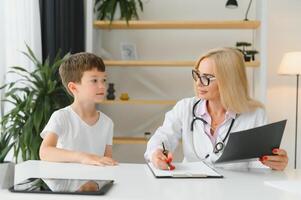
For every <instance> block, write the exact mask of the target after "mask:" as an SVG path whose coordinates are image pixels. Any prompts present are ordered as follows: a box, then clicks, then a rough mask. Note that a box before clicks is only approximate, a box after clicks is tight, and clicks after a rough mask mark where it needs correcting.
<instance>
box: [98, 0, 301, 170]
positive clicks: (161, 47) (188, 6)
mask: <svg viewBox="0 0 301 200" xmlns="http://www.w3.org/2000/svg"><path fill="white" fill-rule="evenodd" d="M225 2H226V0H216V1H199V0H185V1H184V0H164V1H160V0H150V1H148V3H145V11H144V13H142V14H141V19H145V20H160V19H161V20H177V19H181V20H222V19H243V17H244V12H245V10H246V7H247V4H248V2H249V1H248V0H244V1H242V0H241V1H238V2H239V8H238V9H236V10H229V9H225V7H224V4H225ZM300 10H301V1H300V0H290V1H282V0H261V1H253V5H252V7H251V11H250V15H249V18H250V19H254V18H258V19H259V20H261V27H260V29H258V30H256V31H255V33H253V32H252V31H240V30H238V31H228V30H222V31H221V30H218V31H214V30H167V31H166V30H164V31H160V30H152V31H150V30H147V31H146V30H142V31H128V30H121V31H120V30H118V31H117V30H113V31H103V32H102V31H95V30H94V31H95V32H94V33H95V35H94V37H95V44H97V45H94V47H93V49H94V52H96V53H97V52H100V47H103V48H105V49H106V50H107V51H108V52H110V53H111V54H112V56H113V57H114V58H115V59H120V52H119V44H120V43H121V42H123V41H128V42H132V43H135V44H136V45H137V51H138V56H139V59H162V60H163V59H166V60H168V59H179V60H181V59H196V58H197V57H198V56H199V55H200V54H201V53H202V52H204V51H205V50H206V49H209V48H212V47H216V46H233V45H234V44H235V42H236V41H240V40H246V41H250V42H254V41H255V48H256V49H257V50H259V51H260V58H259V59H260V62H261V67H260V69H256V70H253V71H252V70H250V69H248V74H249V78H250V79H252V80H254V82H253V83H252V84H253V89H254V91H253V92H254V94H253V95H254V96H255V97H256V98H257V99H259V100H261V101H263V102H264V103H265V104H266V109H267V112H268V117H269V120H270V121H271V122H273V121H277V120H281V119H284V118H285V119H288V123H287V127H286V130H285V134H284V137H283V140H282V147H283V148H285V149H286V150H287V151H288V154H289V158H290V161H289V167H290V168H292V167H293V163H294V134H295V132H294V131H295V103H296V101H295V98H296V91H295V88H296V78H295V77H294V76H279V75H278V74H277V69H278V65H279V63H280V60H281V58H282V56H283V54H284V53H285V52H288V51H300V50H301V37H300V35H301V14H300ZM164 74H165V75H166V74H171V75H170V76H169V78H171V77H174V79H169V80H171V82H170V83H168V82H167V83H166V82H165V83H164V81H163V80H160V81H163V83H162V82H160V84H161V85H160V87H163V88H164V89H163V91H166V90H169V92H168V93H166V95H165V96H164V95H163V94H160V95H159V94H156V95H157V97H158V96H159V98H163V99H164V98H168V97H170V98H176V99H180V98H181V97H185V96H189V95H191V94H192V91H191V90H190V86H191V83H190V82H189V80H190V74H189V70H187V69H181V70H179V69H178V70H174V69H172V70H171V69H161V70H159V75H164ZM186 74H187V76H186ZM252 74H254V75H255V76H254V77H253V76H252ZM109 75H110V76H112V77H110V81H113V82H115V83H117V86H116V89H117V91H118V90H126V91H129V93H130V96H132V97H136V98H138V97H140V96H141V95H143V96H144V97H145V96H146V97H148V98H151V97H152V92H153V91H148V90H143V86H141V87H140V86H139V87H138V88H139V89H138V90H135V91H134V92H133V91H132V88H131V87H133V86H134V85H135V82H134V83H133V82H132V79H137V77H139V78H140V79H141V81H143V80H145V81H149V83H150V84H153V85H156V84H154V83H153V81H157V80H158V77H156V76H157V75H158V74H157V71H154V70H153V69H151V68H150V69H139V70H130V69H127V70H126V69H114V70H109ZM145 75H146V77H145V78H142V77H144V76H145ZM180 77H182V78H180ZM177 80H178V81H177ZM121 82H123V83H125V84H124V85H123V86H124V88H123V86H121V85H118V84H120V83H121ZM179 82H180V84H179ZM183 82H184V83H183ZM136 83H139V82H136ZM157 86H158V87H159V85H157ZM177 91H180V92H177ZM117 93H118V92H117ZM299 93H301V92H300V91H299ZM167 95H169V96H167ZM299 98H301V95H299ZM300 102H301V101H299V111H300V107H301V105H300V104H301V103H300ZM123 109H124V108H123ZM130 109H131V108H130ZM130 109H129V110H126V111H127V112H130ZM140 109H143V108H140ZM168 109H169V108H162V109H161V110H160V111H159V112H157V110H154V109H152V108H151V110H154V112H155V113H156V112H157V121H156V122H154V123H150V126H153V127H156V125H158V124H160V123H161V122H162V118H163V113H164V112H165V111H166V110H168ZM116 110H119V111H120V107H119V108H118V107H117V108H116ZM107 111H110V110H107ZM116 114H118V112H116V113H115V115H116ZM120 114H121V113H120ZM125 118H129V116H128V115H127V113H126V112H125V113H123V116H121V117H120V119H118V120H119V121H120V120H121V121H122V119H125ZM148 118H151V116H148ZM113 119H114V112H113ZM130 119H131V120H133V118H130ZM146 119H147V118H146ZM300 119H301V116H299V122H298V123H299V125H298V126H299V141H298V144H299V145H298V146H299V154H298V155H299V156H298V162H299V168H300V166H301V150H300V149H301V135H300V134H301V133H300V132H301V131H300V129H301V123H300V121H301V120H300ZM149 121H150V120H149ZM125 122H127V121H126V120H125ZM136 122H137V124H139V123H143V122H148V121H147V120H145V118H142V120H141V121H140V120H137V121H136ZM118 123H119V122H115V124H118ZM128 124H129V125H130V126H135V125H137V124H130V123H128ZM120 125H121V126H125V124H124V123H120ZM121 126H120V127H118V125H117V128H119V129H120V130H121ZM150 126H149V127H150ZM149 127H148V128H149ZM143 128H146V127H143ZM125 130H126V129H125ZM129 130H131V128H129V129H128V131H127V133H126V134H131V133H130V131H129ZM117 134H119V133H117ZM132 134H139V131H138V130H137V131H136V133H132ZM127 155H130V153H128V154H127Z"/></svg>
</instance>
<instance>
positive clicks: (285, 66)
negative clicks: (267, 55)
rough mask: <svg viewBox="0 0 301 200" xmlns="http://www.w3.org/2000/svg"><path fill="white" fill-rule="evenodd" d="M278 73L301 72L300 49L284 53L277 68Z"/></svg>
mask: <svg viewBox="0 0 301 200" xmlns="http://www.w3.org/2000/svg"><path fill="white" fill-rule="evenodd" d="M278 74H284V75H297V74H301V51H298V52H289V53H286V54H284V56H283V58H282V60H281V63H280V66H279V69H278Z"/></svg>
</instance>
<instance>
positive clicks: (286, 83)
mask: <svg viewBox="0 0 301 200" xmlns="http://www.w3.org/2000/svg"><path fill="white" fill-rule="evenodd" d="M267 7H268V10H267V13H268V23H267V25H268V33H267V41H266V42H267V46H268V57H267V58H268V65H267V69H268V70H267V103H266V107H267V110H268V114H269V118H270V119H271V121H276V120H280V119H284V118H286V119H288V123H287V126H286V130H285V134H284V138H283V143H282V146H283V148H285V149H287V150H288V153H289V157H290V163H289V164H290V165H289V166H290V167H293V162H294V135H295V105H296V100H295V98H296V77H294V76H280V75H278V74H277V69H278V66H279V64H280V61H281V59H282V56H283V54H284V53H286V52H288V51H301V37H300V36H301V13H300V11H301V1H300V0H290V1H282V0H268V6H267ZM300 67H301V66H300ZM299 93H300V90H299ZM300 97H301V95H300V94H299V99H300ZM299 111H300V101H299ZM299 116H300V112H299ZM300 121H301V120H300V117H299V121H298V126H299V131H298V135H299V140H298V147H299V153H298V163H299V168H300V166H301V151H300V149H301V139H300V137H301V135H300V134H301V131H300V129H301V123H300Z"/></svg>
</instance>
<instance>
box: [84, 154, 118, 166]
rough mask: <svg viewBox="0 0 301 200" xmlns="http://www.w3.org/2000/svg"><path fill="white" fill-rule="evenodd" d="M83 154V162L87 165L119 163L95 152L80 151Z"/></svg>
mask: <svg viewBox="0 0 301 200" xmlns="http://www.w3.org/2000/svg"><path fill="white" fill-rule="evenodd" d="M79 156H81V159H80V161H81V163H82V164H87V165H99V166H106V165H109V166H113V165H117V164H118V163H117V162H116V161H115V160H113V159H112V158H110V157H105V156H103V157H100V156H98V155H95V154H88V153H80V155H79Z"/></svg>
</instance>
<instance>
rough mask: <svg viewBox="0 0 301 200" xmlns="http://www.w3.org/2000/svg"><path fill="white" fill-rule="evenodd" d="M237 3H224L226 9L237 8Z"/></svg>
mask: <svg viewBox="0 0 301 200" xmlns="http://www.w3.org/2000/svg"><path fill="white" fill-rule="evenodd" d="M237 7H238V3H237V1H236V0H228V1H227V3H226V8H237Z"/></svg>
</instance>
